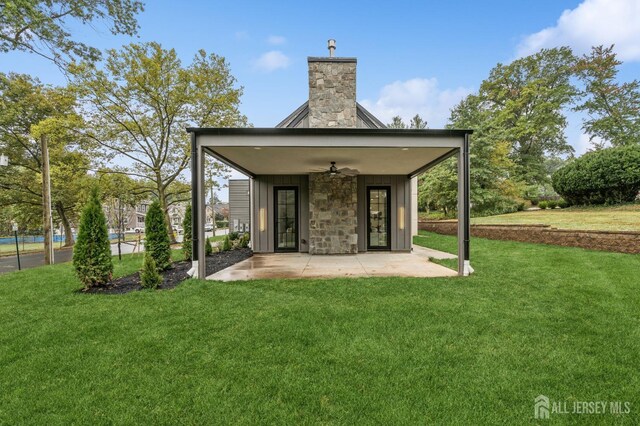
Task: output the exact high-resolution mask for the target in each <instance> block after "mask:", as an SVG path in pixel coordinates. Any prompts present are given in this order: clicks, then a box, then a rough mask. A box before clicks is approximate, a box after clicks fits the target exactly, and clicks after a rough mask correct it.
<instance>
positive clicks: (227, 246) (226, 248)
mask: <svg viewBox="0 0 640 426" xmlns="http://www.w3.org/2000/svg"><path fill="white" fill-rule="evenodd" d="M229 250H231V240H230V239H229V236H228V235H227V236H225V237H224V241H223V242H222V251H229Z"/></svg>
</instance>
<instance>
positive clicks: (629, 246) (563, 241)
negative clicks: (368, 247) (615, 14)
mask: <svg viewBox="0 0 640 426" xmlns="http://www.w3.org/2000/svg"><path fill="white" fill-rule="evenodd" d="M418 228H419V229H421V230H424V231H430V232H436V233H438V234H446V235H456V234H457V232H458V231H457V229H458V222H457V221H455V220H453V221H452V220H441V221H426V222H419V223H418ZM471 236H472V237H480V238H488V239H491V240H509V241H520V242H526V243H542V244H553V245H558V246H565V247H582V248H586V249H592V250H604V251H613V252H619V253H640V232H625V231H619V232H609V231H582V230H573V229H556V228H552V227H550V226H549V225H471Z"/></svg>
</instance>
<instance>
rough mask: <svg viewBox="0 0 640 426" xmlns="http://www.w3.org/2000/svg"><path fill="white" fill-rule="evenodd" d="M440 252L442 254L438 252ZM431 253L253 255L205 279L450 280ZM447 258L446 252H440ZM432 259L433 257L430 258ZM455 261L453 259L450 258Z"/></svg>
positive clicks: (451, 272)
mask: <svg viewBox="0 0 640 426" xmlns="http://www.w3.org/2000/svg"><path fill="white" fill-rule="evenodd" d="M438 253H443V252H438ZM432 254H433V253H432V252H430V251H426V250H425V251H423V250H420V249H414V251H413V252H411V253H390V252H384V253H360V254H355V255H325V256H320V255H316V256H311V255H309V254H307V253H277V254H273V253H270V254H255V255H253V257H251V258H249V259H246V260H243V261H242V262H239V263H237V264H235V265H233V266H230V267H229V268H226V269H223V270H222V271H219V272H216V273H215V274H213V275H210V276H208V277H207V279H208V280H217V281H244V280H254V279H288V278H289V279H290V278H294V279H295V278H356V277H420V278H431V277H454V276H457V275H458V274H457V272H456V271H453V270H451V269H449V268H445V267H444V266H441V265H438V264H436V263H433V262H430V261H429V256H430V255H432ZM444 254H445V255H448V253H444ZM433 257H436V256H433ZM453 257H454V258H455V256H453Z"/></svg>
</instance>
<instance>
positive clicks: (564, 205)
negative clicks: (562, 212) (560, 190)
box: [558, 198, 569, 209]
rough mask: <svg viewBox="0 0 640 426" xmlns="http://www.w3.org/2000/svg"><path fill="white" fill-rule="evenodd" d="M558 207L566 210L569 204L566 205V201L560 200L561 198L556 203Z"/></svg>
mask: <svg viewBox="0 0 640 426" xmlns="http://www.w3.org/2000/svg"><path fill="white" fill-rule="evenodd" d="M558 207H560V208H561V209H566V208H567V207H569V203H567V201H566V200H564V199H562V198H561V199H560V200H559V201H558Z"/></svg>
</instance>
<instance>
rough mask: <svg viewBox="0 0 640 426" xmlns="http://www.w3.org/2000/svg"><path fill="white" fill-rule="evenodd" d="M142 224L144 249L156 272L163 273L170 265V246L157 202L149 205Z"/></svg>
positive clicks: (165, 225) (162, 215)
mask: <svg viewBox="0 0 640 426" xmlns="http://www.w3.org/2000/svg"><path fill="white" fill-rule="evenodd" d="M144 222H145V234H146V236H145V248H144V249H145V251H146V252H148V253H149V254H150V255H151V257H153V260H154V261H155V263H156V266H157V268H158V270H160V271H164V270H165V269H167V268H168V267H169V265H170V264H171V244H170V242H169V234H168V233H167V224H166V222H165V220H164V213H163V212H162V208H161V207H160V203H159V202H158V201H154V202H153V203H151V205H150V206H149V210H148V211H147V216H146V217H145V220H144Z"/></svg>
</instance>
